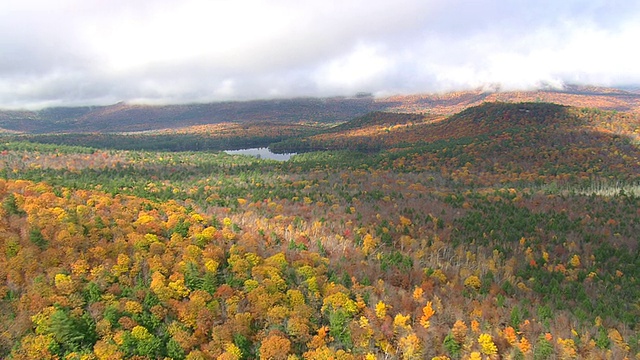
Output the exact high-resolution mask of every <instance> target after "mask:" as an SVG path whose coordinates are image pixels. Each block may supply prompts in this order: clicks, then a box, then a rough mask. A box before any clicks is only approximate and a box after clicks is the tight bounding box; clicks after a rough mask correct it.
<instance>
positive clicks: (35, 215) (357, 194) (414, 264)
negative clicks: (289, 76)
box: [0, 102, 640, 360]
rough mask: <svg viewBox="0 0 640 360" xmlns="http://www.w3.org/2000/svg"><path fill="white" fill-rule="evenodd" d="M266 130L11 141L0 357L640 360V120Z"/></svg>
mask: <svg viewBox="0 0 640 360" xmlns="http://www.w3.org/2000/svg"><path fill="white" fill-rule="evenodd" d="M263 125H264V126H260V123H259V122H255V123H251V124H250V125H247V124H243V125H242V126H240V125H237V127H234V126H236V125H232V124H227V125H215V126H214V125H207V126H194V127H189V128H185V129H183V130H171V131H166V132H159V133H136V134H126V135H124V134H123V135H120V136H122V137H126V136H134V139H136V141H135V144H137V146H138V148H136V149H142V150H123V149H131V148H128V147H126V146H120V147H121V149H117V148H109V147H108V146H107V145H108V143H109V140H105V141H104V142H102V143H101V142H100V141H98V140H99V139H101V137H103V136H104V137H108V136H115V135H113V134H111V135H104V134H77V135H73V136H72V135H65V136H60V135H46V136H44V135H43V136H32V135H28V136H27V135H22V136H19V137H16V136H15V135H11V136H9V135H7V136H5V137H2V138H0V204H1V206H0V298H1V299H2V300H0V307H1V310H0V357H3V358H4V357H8V358H13V359H33V358H39V359H121V358H136V359H162V358H171V359H290V360H293V359H366V360H373V359H425V358H427V359H500V358H502V359H536V360H538V359H577V358H592V359H624V358H628V359H634V358H635V359H640V326H639V324H638V319H640V284H639V279H640V236H639V235H638V234H640V139H639V137H640V115H638V113H634V112H616V111H605V110H601V109H595V108H577V107H569V106H563V105H555V104H548V103H539V102H538V103H536V102H531V103H485V104H482V105H479V106H474V107H470V108H467V109H466V110H464V111H461V112H459V113H456V114H454V115H451V116H445V115H437V114H417V113H411V114H398V113H381V112H374V113H371V114H368V115H365V116H363V117H357V118H355V119H353V120H352V121H349V122H346V123H341V124H336V125H335V126H327V125H326V124H315V125H314V124H310V123H309V124H305V125H304V126H303V125H300V124H298V125H296V126H297V127H295V126H291V127H286V126H276V125H274V124H269V123H267V124H263ZM169 135H170V136H171V139H174V138H175V139H178V138H180V137H181V136H185V138H186V139H194V138H198V139H210V140H208V141H211V144H214V143H215V141H216V139H217V140H219V141H231V142H236V143H237V144H245V143H246V144H251V145H252V146H253V144H255V145H259V146H264V145H267V144H270V147H271V148H272V149H274V150H276V151H278V150H279V151H296V152H299V153H300V154H298V155H295V156H294V157H292V158H291V160H289V161H286V162H277V161H272V160H264V159H257V158H252V157H247V156H231V155H227V154H225V153H223V152H218V151H215V150H221V149H220V148H219V147H216V146H217V145H216V146H213V145H211V146H207V147H202V148H187V149H188V150H189V151H176V150H180V148H175V147H171V146H159V145H158V142H157V140H158V139H161V138H159V136H169ZM176 141H179V140H176ZM189 141H191V140H189ZM133 143H134V142H130V144H133ZM185 143H187V142H185ZM114 144H117V142H116V143H114ZM167 150H172V151H167ZM194 150H198V151H194ZM318 150H322V151H318Z"/></svg>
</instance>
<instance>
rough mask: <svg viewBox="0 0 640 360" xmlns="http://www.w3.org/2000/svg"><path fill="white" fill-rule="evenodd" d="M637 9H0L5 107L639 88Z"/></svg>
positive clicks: (629, 4)
mask: <svg viewBox="0 0 640 360" xmlns="http://www.w3.org/2000/svg"><path fill="white" fill-rule="evenodd" d="M639 19H640V1H637V0H493V1H491V0H475V1H474V0H467V1H462V0H388V1H387V0H384V1H383V0H313V1H308V0H269V1H267V0H133V1H132V0H100V1H97V0H56V1H51V0H20V1H1V2H0V108H5V109H39V108H43V107H50V106H81V105H83V106H84V105H108V104H113V103H117V102H121V101H124V102H129V103H146V104H168V103H171V104H176V103H192V102H210V101H228V100H251V99H270V98H288V97H325V96H351V95H354V94H356V93H358V92H368V93H372V94H374V95H375V96H380V97H382V96H389V95H394V94H416V93H433V92H447V91H456V90H466V89H477V88H486V89H496V88H499V89H501V90H529V89H535V88H541V87H554V88H559V87H562V86H563V85H565V84H583V85H598V86H637V85H638V84H640V66H638V64H640V46H638V45H637V44H638V42H639V41H640V40H639V39H640V21H639Z"/></svg>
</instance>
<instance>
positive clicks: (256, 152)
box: [224, 147, 295, 161]
mask: <svg viewBox="0 0 640 360" xmlns="http://www.w3.org/2000/svg"><path fill="white" fill-rule="evenodd" d="M224 152H226V153H227V154H229V155H250V156H255V157H257V158H259V159H270V160H278V161H287V160H289V159H290V158H291V156H293V155H295V153H291V154H276V153H273V152H271V150H269V148H266V147H262V148H251V149H240V150H225V151H224Z"/></svg>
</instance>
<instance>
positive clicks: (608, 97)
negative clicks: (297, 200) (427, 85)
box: [0, 85, 640, 134]
mask: <svg viewBox="0 0 640 360" xmlns="http://www.w3.org/2000/svg"><path fill="white" fill-rule="evenodd" d="M483 102H551V103H556V104H561V105H569V106H576V107H594V108H599V109H602V110H616V111H625V112H639V111H640V93H637V92H633V91H627V90H621V89H615V88H603V87H593V86H575V85H569V86H566V87H565V88H564V89H548V90H535V91H487V90H485V89H476V90H470V91H458V92H448V93H436V94H414V95H395V96H389V97H385V98H373V97H359V96H356V97H333V98H294V99H277V100H252V101H243V102H215V103H204V104H180V105H162V106H160V105H141V104H127V103H124V102H120V103H116V104H113V105H107V106H85V107H57V108H46V109H42V110H38V111H27V110H2V109H0V129H2V130H3V131H5V132H18V133H32V134H38V133H49V132H53V133H82V132H135V131H149V130H160V129H175V128H180V127H185V126H194V125H205V124H218V123H222V122H239V123H246V122H262V121H271V122H281V123H302V122H306V123H313V122H318V123H339V122H346V121H348V120H351V119H353V118H356V117H359V116H363V115H365V114H367V113H370V112H375V111H386V112H398V113H409V114H424V113H429V114H440V115H452V114H455V113H458V112H460V111H462V110H464V109H466V108H468V107H471V106H474V105H479V104H482V103H483Z"/></svg>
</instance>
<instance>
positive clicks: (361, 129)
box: [271, 102, 640, 152]
mask: <svg viewBox="0 0 640 360" xmlns="http://www.w3.org/2000/svg"><path fill="white" fill-rule="evenodd" d="M531 129H538V130H536V131H543V132H548V133H547V135H548V136H551V135H553V136H559V137H562V136H563V134H567V133H573V132H575V131H579V132H581V133H585V132H588V133H600V134H609V135H612V136H613V135H615V136H624V137H626V138H629V139H632V140H634V141H638V140H640V136H639V135H638V134H640V113H635V112H617V111H606V110H600V109H595V108H579V107H575V106H566V105H558V104H553V103H543V102H522V103H515V102H513V103H512V102H485V103H482V104H480V105H475V106H471V107H468V108H466V109H464V110H463V111H461V112H459V113H456V114H453V115H450V116H446V115H417V114H406V113H384V112H373V113H370V114H367V115H365V116H362V117H358V118H355V119H353V120H351V121H349V122H347V123H343V124H340V125H337V126H334V127H332V128H329V129H326V130H324V131H322V132H320V133H317V134H312V135H308V136H302V137H297V138H296V137H294V138H289V139H287V140H284V141H282V142H280V143H276V144H272V145H271V148H272V149H273V150H274V151H276V152H305V151H312V150H335V149H351V150H359V151H378V150H381V149H391V148H398V147H406V146H408V145H411V144H425V143H433V142H437V141H455V140H458V139H470V138H476V137H479V136H497V135H499V134H502V133H507V132H508V133H513V132H521V131H530V130H531Z"/></svg>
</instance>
